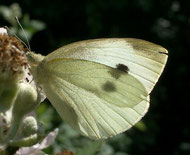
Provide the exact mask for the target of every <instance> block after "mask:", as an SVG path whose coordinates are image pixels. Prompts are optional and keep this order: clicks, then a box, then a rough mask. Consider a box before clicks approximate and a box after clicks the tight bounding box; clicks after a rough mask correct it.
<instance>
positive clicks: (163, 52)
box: [158, 51, 168, 55]
mask: <svg viewBox="0 0 190 155" xmlns="http://www.w3.org/2000/svg"><path fill="white" fill-rule="evenodd" d="M158 53H160V54H165V55H168V53H166V52H162V51H159V52H158Z"/></svg>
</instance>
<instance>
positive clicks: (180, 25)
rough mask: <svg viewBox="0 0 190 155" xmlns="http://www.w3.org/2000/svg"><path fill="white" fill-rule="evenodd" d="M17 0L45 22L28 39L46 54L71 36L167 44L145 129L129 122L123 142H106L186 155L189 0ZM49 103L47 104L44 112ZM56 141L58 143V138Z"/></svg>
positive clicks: (56, 121)
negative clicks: (127, 39) (131, 39)
mask: <svg viewBox="0 0 190 155" xmlns="http://www.w3.org/2000/svg"><path fill="white" fill-rule="evenodd" d="M13 2H15V1H11V0H1V2H0V5H6V6H10V5H11V4H12V3H13ZM18 3H19V5H20V7H21V8H22V13H23V14H28V15H29V16H30V19H36V20H39V21H42V22H44V23H45V24H46V27H45V28H44V29H43V30H42V31H38V32H37V33H35V34H34V35H33V36H32V39H31V40H30V45H31V47H32V50H34V51H35V52H38V53H42V54H45V55H46V54H48V53H50V52H51V51H53V50H55V49H57V48H59V47H61V46H63V45H65V44H68V43H71V42H74V41H79V40H86V39H93V38H107V37H109V38H110V37H127V38H129V37H132V38H141V39H144V40H148V41H151V42H154V43H157V44H160V45H162V46H163V47H165V48H166V49H168V51H169V59H168V63H167V66H166V68H165V71H164V73H163V75H162V76H161V78H160V80H159V82H158V83H157V85H156V87H155V88H154V90H153V91H152V93H151V105H150V109H149V111H148V113H147V114H146V116H145V117H144V118H143V120H142V123H143V125H144V129H142V127H134V128H132V129H131V130H129V131H128V132H126V133H125V137H126V138H123V139H122V141H119V140H118V141H117V140H115V141H114V140H111V141H109V140H108V142H107V143H108V144H109V146H111V148H112V149H113V150H114V151H113V153H112V154H116V153H118V152H120V153H124V154H126V155H127V154H128V155H138V154H151V155H152V154H154V155H155V154H168V155H185V154H190V103H189V100H188V97H189V95H190V94H189V93H190V91H189V88H190V82H189V75H188V67H189V62H190V61H189V54H188V53H189V49H190V43H189V42H190V16H189V15H190V1H189V0H186V1H181V0H81V1H80V0H78V1H77V0H38V1H37V0H36V1H34V0H20V1H18ZM4 25H8V26H9V23H7V21H6V20H4V19H3V18H2V16H0V26H4ZM23 27H24V28H25V25H24V26H23ZM26 27H27V26H26ZM46 102H47V103H48V101H46ZM48 108H50V106H49V105H48V106H47V105H46V106H45V108H44V109H45V110H44V112H46V110H47V109H48ZM42 109H43V108H42ZM42 111H43V110H42ZM39 113H40V112H39ZM51 113H53V114H55V115H57V114H56V113H55V112H54V111H53V112H51ZM39 115H40V114H39ZM43 117H45V116H43ZM51 119H52V120H53V122H51V125H50V126H48V129H49V130H50V129H53V128H55V127H56V126H59V125H60V123H61V122H62V121H61V120H60V118H59V116H54V117H53V118H51ZM123 135H124V134H123ZM72 142H73V143H75V142H74V141H72ZM72 142H71V143H72ZM56 143H57V145H59V144H60V143H61V142H60V140H59V139H58V142H56ZM119 143H122V144H123V146H121V145H120V144H119ZM61 146H62V148H67V149H70V148H69V146H68V147H67V146H64V145H61ZM51 149H52V150H53V148H51ZM48 151H50V152H51V150H48ZM114 152H115V153H114Z"/></svg>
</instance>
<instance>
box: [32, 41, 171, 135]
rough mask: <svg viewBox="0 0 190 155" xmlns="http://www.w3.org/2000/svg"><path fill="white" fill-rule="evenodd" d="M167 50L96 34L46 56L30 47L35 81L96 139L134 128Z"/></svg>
mask: <svg viewBox="0 0 190 155" xmlns="http://www.w3.org/2000/svg"><path fill="white" fill-rule="evenodd" d="M167 57H168V55H167V50H166V49H164V48H163V47H161V46H159V45H156V44H153V43H150V42H147V41H144V40H139V39H95V40H87V41H81V42H76V43H72V44H69V45H66V46H63V47H61V48H59V49H57V50H55V51H54V52H52V53H50V54H49V55H47V56H45V57H43V56H40V55H37V54H35V53H32V52H30V53H29V54H28V61H29V64H30V65H31V67H32V69H33V76H34V81H35V82H36V83H37V85H39V86H40V87H41V88H42V89H43V91H44V92H45V94H46V96H47V98H48V99H49V100H50V102H51V103H52V104H53V106H54V107H55V108H56V110H57V112H58V113H59V115H60V116H61V117H62V119H63V120H64V121H65V122H67V123H69V124H70V125H71V126H72V127H73V128H75V129H76V130H78V131H80V132H81V133H82V134H83V135H85V136H88V137H89V138H92V139H100V138H107V137H111V136H113V135H116V134H119V133H121V132H124V131H126V130H127V129H129V128H130V127H132V126H133V125H134V124H135V123H136V122H138V121H139V120H140V119H141V118H142V117H143V116H144V115H145V113H146V112H147V109H148V107H149V94H150V92H151V90H152V89H153V87H154V85H155V84H156V82H157V81H158V78H159V77H160V75H161V73H162V71H163V69H164V67H165V64H166V61H167Z"/></svg>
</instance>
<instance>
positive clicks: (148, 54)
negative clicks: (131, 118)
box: [46, 38, 168, 93]
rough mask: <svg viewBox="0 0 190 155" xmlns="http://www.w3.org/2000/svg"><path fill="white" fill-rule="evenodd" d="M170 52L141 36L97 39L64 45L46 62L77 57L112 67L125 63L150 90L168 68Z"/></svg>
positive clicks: (49, 56)
mask: <svg viewBox="0 0 190 155" xmlns="http://www.w3.org/2000/svg"><path fill="white" fill-rule="evenodd" d="M167 53H168V52H167V50H166V49H165V48H163V47H161V46H159V45H156V44H153V43H150V42H147V41H144V40H140V39H132V38H127V39H94V40H87V41H80V42H76V43H72V44H69V45H66V46H63V47H61V48H59V49H57V50H56V51H54V52H52V53H51V54H49V55H48V56H47V57H46V61H51V60H54V59H59V58H73V59H82V60H88V61H93V62H97V63H101V64H104V65H107V66H110V67H112V68H117V67H118V66H119V65H120V66H121V65H123V66H125V68H128V72H129V73H130V74H131V75H133V76H134V77H135V78H137V79H138V80H139V81H140V82H141V83H142V84H143V85H144V87H145V89H146V91H147V92H148V93H150V92H151V90H152V89H153V87H154V85H155V84H156V82H157V81H158V78H159V77H160V75H161V73H162V71H163V69H164V67H165V64H166V61H167V57H168V56H167ZM121 68H124V67H121ZM125 68H124V69H125Z"/></svg>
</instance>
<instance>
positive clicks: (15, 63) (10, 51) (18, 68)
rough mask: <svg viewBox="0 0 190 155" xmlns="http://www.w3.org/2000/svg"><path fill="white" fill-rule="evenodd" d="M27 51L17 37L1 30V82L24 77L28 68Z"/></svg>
mask: <svg viewBox="0 0 190 155" xmlns="http://www.w3.org/2000/svg"><path fill="white" fill-rule="evenodd" d="M25 51H26V49H25V48H24V47H23V45H22V43H21V42H20V41H19V40H18V39H17V38H15V37H12V36H8V34H7V33H6V30H5V29H3V28H1V29H0V80H10V79H11V80H13V79H18V77H19V78H20V76H23V71H24V69H25V68H27V58H26V55H25V53H26V52H25Z"/></svg>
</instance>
